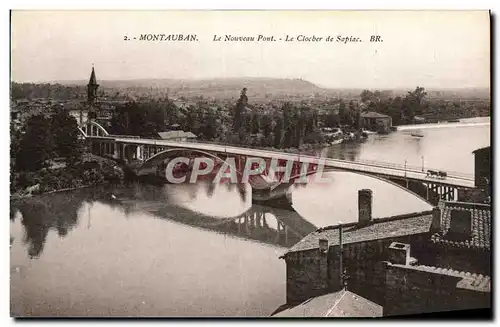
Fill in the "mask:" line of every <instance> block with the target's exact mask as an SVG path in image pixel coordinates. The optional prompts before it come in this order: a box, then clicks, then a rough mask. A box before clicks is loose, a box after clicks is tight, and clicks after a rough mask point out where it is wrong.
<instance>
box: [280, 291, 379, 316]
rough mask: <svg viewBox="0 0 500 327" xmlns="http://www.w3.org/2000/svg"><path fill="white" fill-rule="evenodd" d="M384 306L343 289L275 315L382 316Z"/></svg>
mask: <svg viewBox="0 0 500 327" xmlns="http://www.w3.org/2000/svg"><path fill="white" fill-rule="evenodd" d="M381 316H382V307H381V306H380V305H378V304H376V303H373V302H371V301H369V300H367V299H365V298H363V297H361V296H359V295H357V294H355V293H352V292H350V291H347V290H341V291H338V292H335V293H329V294H325V295H321V296H317V297H314V298H312V299H309V300H307V301H305V302H303V303H301V304H299V305H297V306H294V307H292V308H289V309H286V310H283V311H281V312H279V313H277V314H275V315H274V316H273V317H282V318H283V317H381Z"/></svg>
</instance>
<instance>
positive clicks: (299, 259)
mask: <svg viewBox="0 0 500 327" xmlns="http://www.w3.org/2000/svg"><path fill="white" fill-rule="evenodd" d="M428 238H429V235H428V234H427V233H425V234H419V235H408V236H404V237H393V238H385V239H378V240H377V239H375V240H372V241H366V242H359V243H352V244H345V245H344V249H343V261H342V262H343V269H345V270H346V273H347V275H348V279H347V281H346V282H347V287H348V289H349V290H352V291H353V292H355V293H357V294H359V295H360V296H362V297H364V298H366V299H368V300H370V301H373V302H375V303H377V304H380V305H382V303H383V301H384V298H385V293H384V292H385V291H384V281H385V266H383V265H382V262H383V261H384V260H386V258H387V248H388V247H389V245H390V244H391V243H392V242H401V243H409V244H411V246H412V249H413V250H412V251H413V252H414V253H415V254H420V253H426V248H425V246H426V244H427V242H426V240H428ZM339 254H340V250H339V247H338V246H330V248H329V251H328V255H327V256H324V255H323V254H320V252H319V249H313V250H308V251H301V252H293V253H288V254H287V255H286V257H285V260H286V267H287V303H289V304H292V303H298V302H303V301H305V300H307V299H308V298H310V297H312V296H316V295H319V294H324V293H328V292H335V291H338V290H340V289H341V288H342V287H343V285H341V283H340V265H339V257H340V256H339ZM325 257H326V258H325ZM325 270H326V272H325Z"/></svg>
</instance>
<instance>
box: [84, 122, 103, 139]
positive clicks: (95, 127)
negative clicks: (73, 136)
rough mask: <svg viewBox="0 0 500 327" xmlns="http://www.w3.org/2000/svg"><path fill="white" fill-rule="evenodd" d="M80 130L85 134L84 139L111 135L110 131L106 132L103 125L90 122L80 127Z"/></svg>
mask: <svg viewBox="0 0 500 327" xmlns="http://www.w3.org/2000/svg"><path fill="white" fill-rule="evenodd" d="M78 130H79V131H80V133H82V134H83V136H84V137H89V136H108V135H109V133H108V131H106V129H105V128H104V127H103V126H102V125H101V124H99V123H97V122H95V121H89V122H87V123H85V124H82V125H80V126H78Z"/></svg>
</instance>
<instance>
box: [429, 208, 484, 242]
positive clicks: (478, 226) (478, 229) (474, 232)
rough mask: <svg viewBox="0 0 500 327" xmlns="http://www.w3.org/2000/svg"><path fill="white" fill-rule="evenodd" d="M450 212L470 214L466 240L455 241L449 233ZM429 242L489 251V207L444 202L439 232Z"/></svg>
mask: <svg viewBox="0 0 500 327" xmlns="http://www.w3.org/2000/svg"><path fill="white" fill-rule="evenodd" d="M452 210H463V211H469V212H470V213H471V220H472V226H471V234H470V237H469V238H468V239H456V237H454V235H452V234H451V233H450V232H449V231H450V222H451V211H452ZM431 241H432V242H434V243H439V244H442V245H444V246H450V247H457V248H474V249H484V250H488V251H489V250H490V247H491V206H489V205H487V204H475V203H474V204H473V203H465V202H444V206H443V208H442V215H441V230H440V231H438V232H436V233H434V234H433V235H432V237H431Z"/></svg>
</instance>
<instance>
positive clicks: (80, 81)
mask: <svg viewBox="0 0 500 327" xmlns="http://www.w3.org/2000/svg"><path fill="white" fill-rule="evenodd" d="M95 69H96V75H97V81H98V83H100V82H140V81H179V82H181V81H190V82H203V81H207V82H208V81H217V80H219V81H224V80H301V81H304V82H308V83H311V84H313V85H315V86H317V87H318V88H321V89H327V90H342V89H345V90H348V89H349V90H407V89H415V88H416V87H417V86H419V87H423V88H425V89H426V90H466V89H467V90H470V89H488V90H489V89H490V88H491V87H490V85H486V86H462V87H433V86H425V85H417V84H415V85H412V86H394V87H364V86H342V87H328V86H325V85H321V84H320V83H315V82H313V81H310V80H307V79H304V78H299V77H297V78H293V77H286V78H282V77H264V76H241V77H239V76H230V77H212V78H209V77H207V78H172V77H140V78H122V79H102V78H99V72H98V71H97V68H96V67H95ZM89 76H90V71H89ZM11 82H13V83H18V84H61V85H71V84H75V85H86V84H87V83H88V78H81V79H63V80H40V81H15V80H11ZM137 86H140V85H137Z"/></svg>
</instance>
